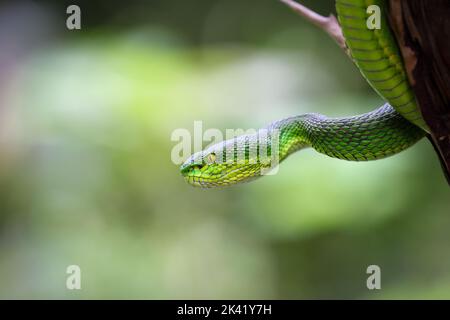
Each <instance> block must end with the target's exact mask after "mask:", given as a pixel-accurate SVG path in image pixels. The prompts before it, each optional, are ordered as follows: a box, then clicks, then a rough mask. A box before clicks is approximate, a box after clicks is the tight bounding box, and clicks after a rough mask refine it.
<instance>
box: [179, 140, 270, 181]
mask: <svg viewBox="0 0 450 320" xmlns="http://www.w3.org/2000/svg"><path fill="white" fill-rule="evenodd" d="M239 145H242V143H240V141H239V140H238V141H237V140H236V139H230V140H227V141H224V142H220V143H218V144H216V145H214V146H212V147H210V148H208V149H206V150H203V151H200V152H197V153H195V154H193V155H192V156H190V157H189V158H188V159H187V160H186V161H185V162H184V163H183V164H182V165H181V167H180V172H181V174H182V175H183V177H184V179H185V180H186V182H188V183H189V184H190V185H192V186H196V187H201V188H212V187H220V186H228V185H232V184H236V183H238V182H244V181H249V180H251V179H254V178H255V177H258V176H260V175H261V168H262V167H263V165H262V164H261V163H260V162H259V161H256V160H255V159H254V161H251V160H250V159H251V157H249V152H247V155H245V152H244V156H243V157H242V159H240V158H239V156H237V154H238V153H237V149H236V146H239ZM227 155H228V157H227ZM227 158H228V159H227Z"/></svg>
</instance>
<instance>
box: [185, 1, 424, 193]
mask: <svg viewBox="0 0 450 320" xmlns="http://www.w3.org/2000/svg"><path fill="white" fill-rule="evenodd" d="M371 5H377V6H378V7H379V8H380V9H381V10H380V12H381V15H380V22H381V28H380V29H369V28H368V27H367V24H366V23H367V19H368V18H369V13H368V12H367V11H368V10H367V8H368V7H369V6H371ZM336 10H337V13H338V20H339V24H340V26H341V28H342V33H343V35H344V37H345V41H346V45H347V47H348V49H349V52H350V54H351V57H352V58H353V60H354V62H355V64H356V66H357V67H358V69H359V70H360V71H361V73H362V75H363V76H364V77H365V79H366V80H367V81H368V83H369V84H370V85H371V86H372V88H373V89H374V90H375V91H376V92H377V93H378V94H379V95H380V96H381V97H383V98H384V99H385V100H386V101H387V103H386V104H384V105H383V106H381V107H379V108H377V109H376V110H373V111H371V112H368V113H365V114H362V115H358V116H352V117H343V118H328V117H326V116H323V115H320V114H313V113H310V114H303V115H299V116H294V117H290V118H287V119H283V120H279V121H276V122H273V123H272V124H270V125H268V126H267V127H265V128H262V129H260V130H259V131H258V132H256V133H254V134H250V135H243V136H238V137H235V138H233V139H230V140H226V141H223V142H219V143H217V144H215V145H213V146H211V147H209V148H207V149H206V150H203V151H201V152H197V153H195V154H193V155H192V156H190V157H189V158H188V159H187V160H186V161H185V162H184V163H183V164H182V166H181V168H180V170H181V173H182V175H183V176H184V178H185V180H186V181H187V182H188V183H189V184H191V185H193V186H199V187H203V188H209V187H217V186H227V185H232V184H236V183H239V182H244V181H250V180H252V179H254V178H257V177H260V176H262V175H263V174H264V173H265V172H267V171H269V170H270V169H272V168H273V167H274V166H276V165H278V163H279V162H281V161H283V160H284V159H285V158H286V157H287V156H288V155H290V154H292V153H293V152H295V151H298V150H300V149H303V148H307V147H312V148H314V149H315V150H316V151H318V152H320V153H323V154H326V155H328V156H330V157H333V158H338V159H344V160H352V161H367V160H376V159H381V158H385V157H388V156H391V155H394V154H396V153H399V152H402V151H403V150H405V149H407V148H408V147H410V146H412V145H413V144H415V143H416V142H417V141H419V140H420V139H421V138H423V137H424V136H425V135H426V133H427V132H428V128H427V126H426V124H425V122H424V120H423V118H422V115H421V113H420V110H419V108H418V105H417V103H416V99H415V96H414V93H413V92H412V89H411V87H410V85H409V82H408V79H407V77H406V72H405V69H404V66H403V61H402V58H401V56H400V53H399V49H398V47H397V44H396V42H395V40H394V37H393V35H392V31H391V30H390V27H389V24H388V21H387V18H386V10H387V2H386V1H383V0H336ZM274 142H275V144H274Z"/></svg>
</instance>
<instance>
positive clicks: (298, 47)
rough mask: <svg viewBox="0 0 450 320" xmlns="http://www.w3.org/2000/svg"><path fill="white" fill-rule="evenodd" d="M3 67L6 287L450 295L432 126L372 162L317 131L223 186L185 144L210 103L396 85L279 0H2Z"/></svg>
mask: <svg viewBox="0 0 450 320" xmlns="http://www.w3.org/2000/svg"><path fill="white" fill-rule="evenodd" d="M72 3H78V4H79V5H80V7H81V11H82V29H81V30H76V31H69V30H67V29H66V26H65V20H66V18H67V14H66V7H67V6H68V5H69V4H72ZM304 3H305V4H307V5H308V6H310V7H311V8H313V9H314V10H316V11H318V12H320V13H322V14H328V13H329V12H333V11H334V7H333V5H334V1H333V0H329V1H304ZM0 70H1V74H0V298H3V299H11V298H33V299H37V298H63V299H87V298H125V299H132V298H136V299H180V298H183V299H187V298H191V299H196V298H202V299H213V298H219V299H221V298H223V299H230V298H234V299H239V298H251V299H272V298H273V299H278V298H285V299H302V298H368V299H378V298H450V252H449V249H450V233H449V228H450V210H449V209H450V197H449V193H448V191H449V190H448V186H447V184H446V182H445V179H444V177H443V175H442V173H441V169H440V165H439V162H438V160H437V157H436V155H435V153H434V151H433V148H432V147H431V145H430V144H429V143H428V141H426V140H425V139H424V140H422V141H421V142H419V143H418V144H417V145H415V146H414V147H413V148H411V149H409V150H407V151H405V152H403V153H401V154H399V155H396V156H395V157H392V158H388V159H385V160H379V161H375V162H367V163H352V162H346V161H341V160H336V159H331V158H328V157H326V156H324V155H321V154H318V153H317V152H315V151H313V150H305V151H301V152H299V153H297V154H295V155H293V156H291V157H290V158H289V159H287V160H286V161H285V162H284V163H283V164H282V165H281V168H280V170H279V172H278V174H276V175H274V176H267V177H264V178H262V179H260V180H258V181H255V182H252V183H249V184H243V185H238V186H235V187H230V188H226V189H217V190H201V189H196V188H192V187H191V186H189V185H187V184H186V183H185V182H184V181H183V179H182V177H181V176H180V174H179V171H178V165H176V164H174V163H172V161H171V157H170V155H171V150H172V148H173V147H174V146H175V145H176V142H174V141H171V139H170V138H171V133H172V132H173V131H174V130H175V129H177V128H186V129H188V130H190V131H192V130H193V123H194V121H195V120H202V121H203V126H204V129H207V128H218V129H221V130H225V129H226V128H245V129H248V128H259V127H263V126H265V125H266V124H268V123H270V122H272V121H274V120H276V119H280V118H284V117H287V116H292V115H297V114H301V113H305V112H319V113H323V114H326V115H329V116H344V115H353V114H358V113H364V112H367V111H370V110H372V109H374V108H375V107H377V106H378V105H381V104H382V100H381V99H380V98H379V97H378V96H377V95H376V94H375V93H374V92H373V91H372V90H371V88H370V87H369V86H368V85H367V83H366V82H365V81H364V79H363V78H362V76H361V75H360V74H359V72H358V70H357V69H356V67H354V66H353V65H352V63H351V61H350V60H349V59H348V58H347V57H346V56H345V55H344V54H343V53H342V52H341V51H340V49H339V48H338V47H337V46H336V45H335V44H334V43H333V42H332V40H331V39H329V38H328V36H327V35H325V34H323V33H322V32H321V31H319V30H316V29H315V28H314V27H312V26H310V25H309V24H308V23H306V22H305V21H303V20H302V19H301V18H300V17H298V16H296V15H295V14H294V13H293V12H291V11H290V10H289V9H288V8H286V7H285V6H284V5H282V4H281V3H279V2H278V1H276V0H259V1H257V0H252V1H250V0H247V1H242V0H214V1H212V0H199V1H183V0H172V1H163V0H151V1H130V2H123V3H119V2H112V1H106V0H102V1H91V2H88V1H86V2H79V1H78V2H76V1H75V2H74V1H70V2H69V1H12V2H9V3H8V2H3V3H2V4H1V6H0ZM186 157H187V155H186ZM72 264H76V265H79V266H80V267H81V274H82V278H81V279H82V280H81V283H82V284H81V285H82V289H81V290H79V291H77V290H73V291H70V290H67V289H66V277H67V274H66V268H67V266H69V265H72ZM371 264H376V265H379V266H380V267H381V272H382V275H381V281H382V284H381V285H382V289H381V290H374V291H369V290H368V289H367V288H366V279H367V277H368V275H367V274H366V268H367V267H368V266H369V265H371Z"/></svg>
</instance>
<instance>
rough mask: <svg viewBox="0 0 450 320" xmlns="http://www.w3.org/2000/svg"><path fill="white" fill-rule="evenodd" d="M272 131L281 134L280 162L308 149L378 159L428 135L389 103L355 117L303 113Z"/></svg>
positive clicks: (335, 155)
mask: <svg viewBox="0 0 450 320" xmlns="http://www.w3.org/2000/svg"><path fill="white" fill-rule="evenodd" d="M269 129H270V130H276V132H277V133H278V135H279V147H278V150H279V158H280V161H282V160H283V159H285V158H286V157H287V156H289V155H290V154H292V153H293V152H295V151H297V150H299V149H301V148H305V147H313V148H314V149H315V150H316V151H318V152H320V153H323V154H326V155H328V156H330V157H333V158H338V159H345V160H352V161H368V160H376V159H381V158H385V157H388V156H391V155H394V154H396V153H399V152H401V151H403V150H405V149H407V148H408V147H410V146H411V145H413V144H414V143H416V142H417V141H418V140H420V139H421V138H422V137H423V136H424V135H425V132H424V131H423V130H421V129H420V128H419V127H417V126H415V125H414V124H412V123H410V122H409V121H407V120H406V119H404V118H403V117H402V116H401V115H400V114H399V113H398V112H396V111H395V110H394V109H393V108H392V107H391V106H390V105H389V104H385V105H383V106H381V107H380V108H378V109H376V110H373V111H371V112H368V113H365V114H362V115H358V116H353V117H344V118H328V117H326V116H323V115H320V114H304V115H301V116H297V117H291V118H287V119H284V120H280V121H277V122H275V123H273V124H271V125H270V126H269Z"/></svg>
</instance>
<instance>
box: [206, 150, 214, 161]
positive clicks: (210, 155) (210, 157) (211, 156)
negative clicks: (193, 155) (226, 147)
mask: <svg viewBox="0 0 450 320" xmlns="http://www.w3.org/2000/svg"><path fill="white" fill-rule="evenodd" d="M206 162H207V163H208V164H211V163H214V162H216V154H215V153H214V152H212V153H210V154H208V155H207V156H206Z"/></svg>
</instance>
